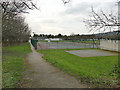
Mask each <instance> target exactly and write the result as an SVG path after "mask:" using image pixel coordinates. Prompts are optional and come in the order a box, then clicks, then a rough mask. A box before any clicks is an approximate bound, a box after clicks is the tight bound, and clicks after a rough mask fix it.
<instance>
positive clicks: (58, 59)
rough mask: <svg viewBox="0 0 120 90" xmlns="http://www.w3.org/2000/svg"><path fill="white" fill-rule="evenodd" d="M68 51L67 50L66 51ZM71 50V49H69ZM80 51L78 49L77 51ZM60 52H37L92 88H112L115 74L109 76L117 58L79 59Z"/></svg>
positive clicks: (114, 84)
mask: <svg viewBox="0 0 120 90" xmlns="http://www.w3.org/2000/svg"><path fill="white" fill-rule="evenodd" d="M67 50H68V49H67ZM69 50H73V49H69ZM79 50H80V49H79ZM65 51H66V49H62V50H55V49H54V50H38V52H40V53H43V54H44V56H43V58H44V59H45V60H46V61H48V62H50V63H51V64H53V65H54V66H56V67H58V68H60V69H61V70H63V71H65V72H67V73H69V74H70V75H72V76H75V77H76V78H78V79H80V80H81V81H82V82H83V83H87V84H89V85H91V86H92V87H114V86H116V84H117V74H110V73H111V71H113V66H114V65H115V64H117V63H118V56H97V57H79V56H76V55H73V54H70V53H67V52H65Z"/></svg>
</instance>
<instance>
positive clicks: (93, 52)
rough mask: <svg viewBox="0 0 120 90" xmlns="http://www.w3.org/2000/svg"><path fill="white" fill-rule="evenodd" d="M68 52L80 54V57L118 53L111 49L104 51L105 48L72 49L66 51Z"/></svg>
mask: <svg viewBox="0 0 120 90" xmlns="http://www.w3.org/2000/svg"><path fill="white" fill-rule="evenodd" d="M66 52H68V53H71V54H74V55H77V56H80V57H95V56H112V55H118V53H117V52H110V51H104V50H72V51H66Z"/></svg>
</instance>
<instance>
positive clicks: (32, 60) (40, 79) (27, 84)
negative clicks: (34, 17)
mask: <svg viewBox="0 0 120 90" xmlns="http://www.w3.org/2000/svg"><path fill="white" fill-rule="evenodd" d="M31 48H32V53H30V54H29V55H28V56H27V58H26V62H25V65H26V70H25V73H24V74H25V76H24V77H23V79H22V82H21V83H20V84H19V85H18V86H19V87H20V88H86V87H87V86H86V85H83V84H80V82H79V81H78V80H77V79H75V78H74V77H72V76H70V75H68V74H66V73H64V72H62V71H60V70H59V69H57V68H56V67H54V66H52V65H51V64H50V63H48V62H46V61H45V60H43V59H42V54H39V53H37V52H36V51H35V50H34V49H33V47H32V46H31Z"/></svg>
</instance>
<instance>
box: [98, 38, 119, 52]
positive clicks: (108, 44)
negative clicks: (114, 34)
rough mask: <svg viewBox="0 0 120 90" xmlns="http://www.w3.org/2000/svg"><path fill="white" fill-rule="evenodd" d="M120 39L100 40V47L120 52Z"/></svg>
mask: <svg viewBox="0 0 120 90" xmlns="http://www.w3.org/2000/svg"><path fill="white" fill-rule="evenodd" d="M119 43H120V40H104V39H102V40H100V48H101V49H105V50H111V51H117V52H120V49H119V45H120V44H119Z"/></svg>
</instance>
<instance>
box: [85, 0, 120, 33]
mask: <svg viewBox="0 0 120 90" xmlns="http://www.w3.org/2000/svg"><path fill="white" fill-rule="evenodd" d="M119 3H120V2H118V5H120V4H119ZM91 9H92V15H89V16H90V17H89V18H90V19H88V20H85V21H84V22H85V23H86V25H87V26H88V28H89V30H90V31H94V32H96V31H98V30H101V29H102V30H103V31H105V30H107V29H108V28H109V29H111V28H112V27H116V26H120V23H119V21H118V16H117V15H114V14H113V12H111V13H109V14H105V13H104V12H103V11H102V10H101V11H100V12H99V13H97V12H95V10H94V9H93V7H92V8H91Z"/></svg>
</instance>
